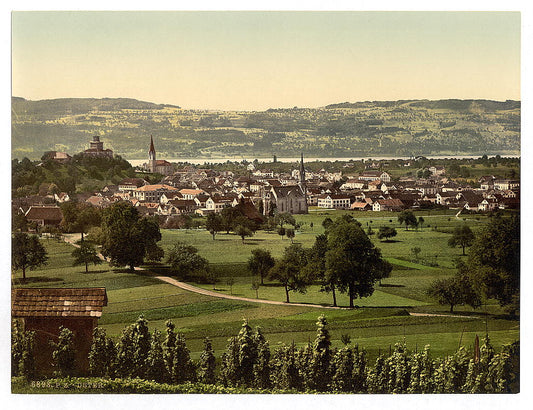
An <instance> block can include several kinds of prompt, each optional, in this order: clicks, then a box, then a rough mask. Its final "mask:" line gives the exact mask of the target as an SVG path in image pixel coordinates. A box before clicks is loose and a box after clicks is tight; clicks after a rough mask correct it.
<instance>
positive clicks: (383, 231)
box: [378, 226, 398, 242]
mask: <svg viewBox="0 0 533 410" xmlns="http://www.w3.org/2000/svg"><path fill="white" fill-rule="evenodd" d="M397 234H398V232H396V229H394V228H391V227H390V226H380V227H379V231H378V239H379V240H382V239H385V242H388V241H389V239H390V238H393V237H395V236H396V235H397Z"/></svg>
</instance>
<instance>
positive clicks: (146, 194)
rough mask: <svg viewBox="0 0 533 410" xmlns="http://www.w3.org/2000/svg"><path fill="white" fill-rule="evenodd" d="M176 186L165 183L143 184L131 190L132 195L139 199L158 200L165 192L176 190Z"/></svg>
mask: <svg viewBox="0 0 533 410" xmlns="http://www.w3.org/2000/svg"><path fill="white" fill-rule="evenodd" d="M176 191H178V188H174V187H173V186H170V185H165V184H154V185H143V186H142V187H140V188H137V189H136V190H135V191H133V192H132V193H133V197H134V198H136V199H138V200H139V201H146V202H159V200H160V199H161V196H162V195H163V194H164V193H167V192H176Z"/></svg>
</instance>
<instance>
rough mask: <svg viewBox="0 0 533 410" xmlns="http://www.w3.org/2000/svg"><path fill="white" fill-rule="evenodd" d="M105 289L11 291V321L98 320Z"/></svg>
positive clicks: (20, 289) (104, 299)
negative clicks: (43, 318)
mask: <svg viewBox="0 0 533 410" xmlns="http://www.w3.org/2000/svg"><path fill="white" fill-rule="evenodd" d="M104 306H107V294H106V290H105V288H31V289H28V288H18V289H13V290H12V291H11V314H12V316H13V317H43V316H46V317H58V316H61V317H100V316H102V308H103V307H104Z"/></svg>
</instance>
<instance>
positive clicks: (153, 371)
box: [146, 329, 169, 383]
mask: <svg viewBox="0 0 533 410" xmlns="http://www.w3.org/2000/svg"><path fill="white" fill-rule="evenodd" d="M146 367H147V369H146V378H147V379H148V380H153V381H156V382H158V383H164V382H165V381H167V380H168V379H169V377H168V373H167V368H166V366H165V358H164V355H163V346H162V342H161V332H160V331H159V330H157V329H155V330H154V331H153V333H152V336H151V342H150V351H149V352H148V356H147V358H146Z"/></svg>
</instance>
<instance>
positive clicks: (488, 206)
mask: <svg viewBox="0 0 533 410" xmlns="http://www.w3.org/2000/svg"><path fill="white" fill-rule="evenodd" d="M499 206H500V204H499V202H498V200H497V199H496V198H485V199H484V200H483V201H481V202H480V203H479V205H478V207H477V209H478V210H479V211H483V212H487V211H493V210H494V209H498V208H499Z"/></svg>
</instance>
